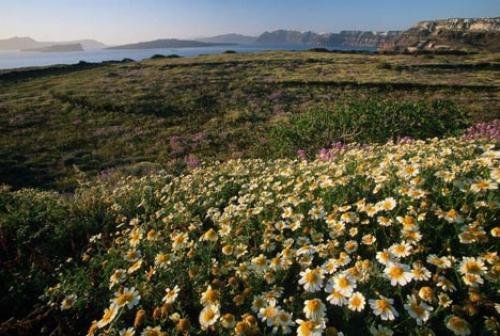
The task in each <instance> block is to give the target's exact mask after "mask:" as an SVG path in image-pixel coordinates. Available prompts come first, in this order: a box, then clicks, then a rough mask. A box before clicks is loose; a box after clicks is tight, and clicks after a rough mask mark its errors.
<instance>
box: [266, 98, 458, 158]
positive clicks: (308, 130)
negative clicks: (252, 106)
mask: <svg viewBox="0 0 500 336" xmlns="http://www.w3.org/2000/svg"><path fill="white" fill-rule="evenodd" d="M467 124H468V121H467V116H466V114H465V113H464V112H463V111H462V110H461V109H459V108H458V106H457V105H456V104H454V103H453V102H450V101H445V100H436V101H432V102H427V101H418V102H412V101H403V102H396V101H387V100H380V99H369V100H358V101H351V102H349V103H347V104H343V105H340V106H337V107H336V108H334V109H333V110H329V109H325V108H318V109H312V110H309V111H307V112H304V113H300V114H294V115H292V116H291V117H290V118H289V120H288V122H284V123H280V124H278V125H276V126H275V127H274V128H273V129H272V133H271V141H270V143H271V147H272V148H273V151H274V153H275V155H277V156H287V155H293V154H294V153H295V152H296V151H297V150H298V149H306V150H310V151H311V150H317V149H318V148H322V147H324V146H326V147H327V146H329V145H330V144H331V143H334V142H339V141H340V142H343V143H350V142H359V143H372V142H379V143H381V142H386V141H387V140H391V139H393V140H395V139H397V138H399V137H405V136H409V137H412V138H415V139H425V138H431V137H436V136H443V135H454V134H457V132H458V131H459V130H461V129H463V128H464V127H466V126H467Z"/></svg>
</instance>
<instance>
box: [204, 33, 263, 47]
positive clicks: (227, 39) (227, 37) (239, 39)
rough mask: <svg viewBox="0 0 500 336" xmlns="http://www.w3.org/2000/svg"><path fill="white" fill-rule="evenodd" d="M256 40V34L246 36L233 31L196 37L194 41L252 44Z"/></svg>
mask: <svg viewBox="0 0 500 336" xmlns="http://www.w3.org/2000/svg"><path fill="white" fill-rule="evenodd" d="M256 40H257V36H248V35H242V34H234V33H231V34H223V35H217V36H212V37H203V38H199V39H196V41H200V42H207V43H235V44H247V45H248V44H254V43H255V41H256Z"/></svg>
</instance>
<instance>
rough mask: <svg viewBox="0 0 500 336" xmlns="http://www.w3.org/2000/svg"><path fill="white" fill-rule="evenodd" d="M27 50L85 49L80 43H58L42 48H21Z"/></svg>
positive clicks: (61, 50)
mask: <svg viewBox="0 0 500 336" xmlns="http://www.w3.org/2000/svg"><path fill="white" fill-rule="evenodd" d="M21 51H25V52H73V51H84V49H83V47H82V45H81V44H80V43H74V44H56V45H51V46H48V47H42V48H31V49H21Z"/></svg>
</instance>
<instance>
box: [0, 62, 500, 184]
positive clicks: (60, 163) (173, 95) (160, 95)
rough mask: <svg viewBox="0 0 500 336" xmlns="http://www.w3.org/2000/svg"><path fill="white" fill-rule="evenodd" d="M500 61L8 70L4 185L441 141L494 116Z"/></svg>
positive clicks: (1, 153)
mask: <svg viewBox="0 0 500 336" xmlns="http://www.w3.org/2000/svg"><path fill="white" fill-rule="evenodd" d="M499 60H500V56H499V55H498V54H481V55H468V56H451V55H450V56H417V57H415V56H409V55H362V54H338V53H314V52H268V53H258V54H228V55H211V56H200V57H192V58H177V59H169V58H163V59H154V60H147V61H143V62H126V63H117V64H110V63H106V64H88V63H83V64H80V65H75V66H68V67H58V68H47V69H42V70H28V71H10V72H9V71H7V72H5V73H4V74H3V75H0V85H1V87H2V90H1V99H0V183H6V184H8V185H11V186H13V187H15V188H19V187H39V188H45V189H54V188H55V189H58V190H63V191H72V190H74V188H75V187H76V185H77V181H78V180H80V179H81V177H82V173H84V174H87V175H88V176H89V178H90V177H94V176H107V177H109V178H112V176H114V175H115V174H137V175H141V174H143V173H146V172H148V171H156V170H159V169H166V170H167V171H169V172H172V173H176V174H177V173H180V172H182V171H185V169H186V167H187V165H188V163H190V162H191V163H196V161H197V160H227V159H230V158H257V157H295V156H296V152H297V150H299V149H304V150H306V151H307V152H308V153H313V152H314V151H316V150H318V149H319V148H321V147H323V146H326V145H328V144H329V143H332V142H336V141H344V142H352V141H359V142H370V141H382V142H383V141H385V140H387V139H388V138H391V137H394V138H396V137H398V136H406V135H411V136H414V137H424V136H434V135H443V134H445V133H448V134H449V133H452V132H455V131H456V129H454V128H453V127H451V126H450V125H455V126H454V127H456V128H464V127H466V126H467V124H469V123H472V122H478V121H488V120H491V119H494V118H499V106H500V103H499V101H500V81H499V78H500V77H499V76H498V73H499V65H498V64H499ZM371 100H374V101H371ZM439 101H443V102H439ZM446 101H448V103H447V102H446ZM449 102H451V103H449ZM365 114H366V115H371V117H370V118H368V117H366V116H363V115H365ZM464 114H467V115H468V117H467V118H465V116H464ZM361 116H363V117H361ZM420 118H423V119H422V120H420ZM439 118H442V120H440V119H439ZM427 122H430V123H431V124H432V125H433V126H432V127H429V129H422V127H421V126H415V127H413V128H412V127H409V125H423V124H425V123H427ZM380 125H386V126H385V127H381V126H380ZM425 125H427V124H425ZM360 128H361V129H363V131H360Z"/></svg>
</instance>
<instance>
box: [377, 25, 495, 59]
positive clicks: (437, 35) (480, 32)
mask: <svg viewBox="0 0 500 336" xmlns="http://www.w3.org/2000/svg"><path fill="white" fill-rule="evenodd" d="M381 47H382V49H386V50H396V51H418V50H464V51H481V50H490V51H500V17H496V18H476V19H447V20H436V21H422V22H419V23H417V24H416V25H415V26H414V27H412V28H410V29H409V30H407V31H405V32H403V33H402V34H400V35H399V36H398V37H396V38H394V39H392V40H388V41H387V42H386V43H384V44H383V45H381Z"/></svg>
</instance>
